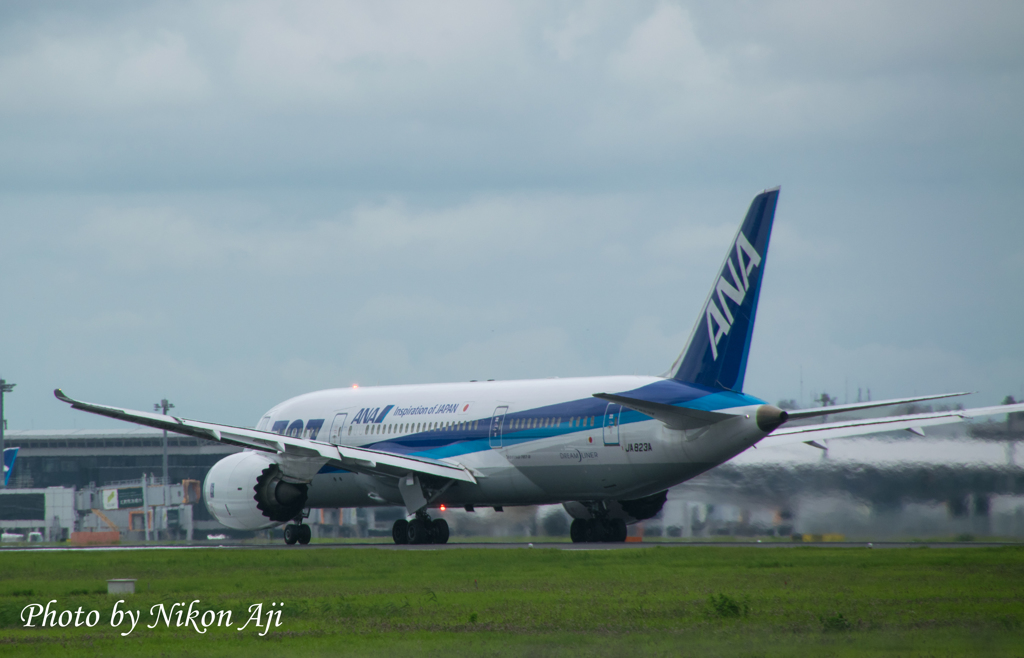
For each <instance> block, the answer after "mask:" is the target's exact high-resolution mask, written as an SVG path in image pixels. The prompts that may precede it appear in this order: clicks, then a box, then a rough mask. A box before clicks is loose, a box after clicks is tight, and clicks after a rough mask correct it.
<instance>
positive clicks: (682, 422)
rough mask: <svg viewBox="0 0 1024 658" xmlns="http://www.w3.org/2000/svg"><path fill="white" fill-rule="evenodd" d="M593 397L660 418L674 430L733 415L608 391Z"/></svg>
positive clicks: (704, 424) (716, 420)
mask: <svg viewBox="0 0 1024 658" xmlns="http://www.w3.org/2000/svg"><path fill="white" fill-rule="evenodd" d="M594 397H595V398H600V399H602V400H608V401H609V402H615V403H616V404H621V405H622V406H624V407H628V408H630V409H632V410H634V411H639V412H640V413H642V414H645V415H647V416H650V417H651V418H654V419H655V420H660V421H661V422H663V423H665V424H666V425H668V426H669V427H671V428H672V429H674V430H693V429H697V428H698V427H706V426H708V425H714V424H715V423H717V422H720V421H723V420H727V419H729V418H733V417H734V416H732V414H720V413H718V412H715V411H702V410H700V409H687V408H685V407H673V406H672V405H670V404H662V403H660V402H648V401H647V400H637V399H636V398H627V397H625V396H622V395H611V394H609V393H594Z"/></svg>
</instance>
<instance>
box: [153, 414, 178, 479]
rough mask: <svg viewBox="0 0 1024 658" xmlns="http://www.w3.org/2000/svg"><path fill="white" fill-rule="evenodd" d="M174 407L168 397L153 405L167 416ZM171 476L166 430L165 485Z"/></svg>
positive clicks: (165, 433)
mask: <svg viewBox="0 0 1024 658" xmlns="http://www.w3.org/2000/svg"><path fill="white" fill-rule="evenodd" d="M173 408H174V405H173V404H171V403H170V402H168V401H167V398H164V399H163V400H160V401H159V402H157V403H156V404H154V405H153V411H154V412H156V413H163V414H164V415H165V416H166V415H167V412H168V411H169V410H171V409H173ZM168 479H169V476H168V474H167V430H164V487H166V486H167V481H168ZM166 493H167V490H166V489H164V495H165V496H166Z"/></svg>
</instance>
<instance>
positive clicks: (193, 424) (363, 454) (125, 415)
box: [53, 388, 476, 484]
mask: <svg viewBox="0 0 1024 658" xmlns="http://www.w3.org/2000/svg"><path fill="white" fill-rule="evenodd" d="M53 394H54V395H55V396H56V397H57V399H58V400H61V401H62V402H67V403H68V404H70V405H71V408H72V409H79V410H81V411H88V412H89V413H93V414H97V415H100V416H106V417H107V418H116V419H117V420H123V421H127V422H129V423H135V424H137V425H145V426H147V427H154V428H156V429H161V430H167V431H168V432H176V433H178V434H185V435H188V436H194V437H197V438H200V439H207V440H210V441H217V442H219V443H227V444H230V445H235V446H239V447H242V448H249V449H252V450H260V451H263V452H270V453H275V454H277V455H279V456H280V458H281V459H282V461H283V462H287V461H289V460H297V461H303V460H304V461H305V462H307V463H309V464H310V465H315V463H316V462H320V465H323V464H326V463H331V464H333V465H335V466H338V467H340V468H344V469H345V470H348V471H352V472H354V473H367V474H370V475H387V476H391V477H402V476H404V475H407V474H408V473H410V472H412V473H420V474H423V475H433V476H436V477H441V478H447V479H449V480H460V481H462V482H469V483H471V484H476V478H475V477H474V475H473V473H471V472H470V471H469V469H468V468H466V467H465V466H463V465H462V464H459V463H457V462H448V461H443V460H439V459H427V458H425V457H409V456H406V455H396V454H394V453H390V452H383V451H381V450H370V449H367V448H355V447H351V446H338V445H332V444H329V443H321V442H319V441H311V440H309V439H300V438H296V437H291V436H284V435H283V434H275V433H273V432H263V431H260V430H253V429H248V428H245V427H233V426H231V425H218V424H216V423H204V422H202V421H198V420H187V419H185V418H176V417H174V416H165V415H163V414H154V413H149V412H146V411H133V410H131V409H121V408H118V407H108V406H105V405H100V404H92V403H90V402H82V401H80V400H74V399H72V398H70V397H68V396H67V395H65V394H64V392H63V391H61V390H60V389H59V388H58V389H56V390H55V391H54V392H53ZM314 472H315V471H314Z"/></svg>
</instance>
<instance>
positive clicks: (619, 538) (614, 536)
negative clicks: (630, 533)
mask: <svg viewBox="0 0 1024 658" xmlns="http://www.w3.org/2000/svg"><path fill="white" fill-rule="evenodd" d="M626 534H627V532H626V522H625V521H623V520H622V519H613V520H612V531H611V538H610V540H611V541H614V542H618V543H620V544H621V543H622V542H624V541H626Z"/></svg>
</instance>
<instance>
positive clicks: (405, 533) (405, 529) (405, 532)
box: [391, 519, 409, 544]
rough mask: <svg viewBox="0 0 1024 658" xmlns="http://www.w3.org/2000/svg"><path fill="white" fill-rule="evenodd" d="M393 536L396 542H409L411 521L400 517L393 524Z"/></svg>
mask: <svg viewBox="0 0 1024 658" xmlns="http://www.w3.org/2000/svg"><path fill="white" fill-rule="evenodd" d="M391 538H392V539H394V540H395V543H396V544H408V543H409V522H408V521H406V520H405V519H398V520H397V521H395V525H393V526H391Z"/></svg>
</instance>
